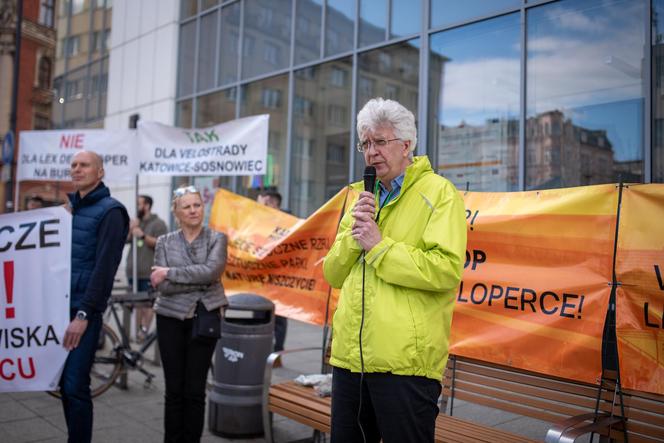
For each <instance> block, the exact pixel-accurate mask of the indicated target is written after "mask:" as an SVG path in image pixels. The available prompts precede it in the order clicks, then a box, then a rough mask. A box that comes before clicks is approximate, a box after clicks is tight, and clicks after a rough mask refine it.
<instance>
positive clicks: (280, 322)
mask: <svg viewBox="0 0 664 443" xmlns="http://www.w3.org/2000/svg"><path fill="white" fill-rule="evenodd" d="M287 330H288V318H286V317H282V316H281V315H275V316H274V350H275V351H283V350H284V342H285V341H286V331H287Z"/></svg>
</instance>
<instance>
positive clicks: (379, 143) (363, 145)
mask: <svg viewBox="0 0 664 443" xmlns="http://www.w3.org/2000/svg"><path fill="white" fill-rule="evenodd" d="M394 140H401V139H400V138H391V139H389V140H383V139H378V140H364V141H363V142H358V144H357V150H358V151H359V152H365V151H368V150H369V146H371V145H373V147H374V148H376V149H380V148H384V147H385V146H387V144H388V143H389V142H393V141H394Z"/></svg>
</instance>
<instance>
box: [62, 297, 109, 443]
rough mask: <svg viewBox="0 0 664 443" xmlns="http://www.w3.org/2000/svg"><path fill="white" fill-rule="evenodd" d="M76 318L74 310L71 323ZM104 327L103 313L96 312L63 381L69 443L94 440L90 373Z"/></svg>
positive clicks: (64, 374)
mask: <svg viewBox="0 0 664 443" xmlns="http://www.w3.org/2000/svg"><path fill="white" fill-rule="evenodd" d="M75 314H76V310H72V311H71V318H72V319H73V318H74V315H75ZM101 325H102V315H101V313H98V312H96V313H93V314H91V315H90V316H89V317H88V327H87V328H86V330H85V332H84V333H83V336H82V337H81V341H80V343H79V344H78V347H77V348H76V349H74V350H72V351H70V352H69V355H68V356H67V361H66V362H65V368H64V370H63V371H62V377H61V378H60V393H61V394H62V407H63V409H64V411H65V420H66V422H67V431H68V433H69V439H68V442H69V443H89V442H90V441H91V440H92V397H91V396H90V369H91V368H92V363H93V361H94V357H95V351H96V350H97V343H98V341H99V331H100V330H101Z"/></svg>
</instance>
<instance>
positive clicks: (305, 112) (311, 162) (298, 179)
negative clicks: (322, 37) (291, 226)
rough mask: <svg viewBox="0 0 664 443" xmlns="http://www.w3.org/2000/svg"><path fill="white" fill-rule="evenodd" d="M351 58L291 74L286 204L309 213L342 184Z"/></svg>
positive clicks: (345, 168) (345, 176) (297, 211)
mask: <svg viewBox="0 0 664 443" xmlns="http://www.w3.org/2000/svg"><path fill="white" fill-rule="evenodd" d="M350 74H351V60H350V59H348V58H346V59H341V60H337V61H334V62H330V63H325V64H323V65H319V66H314V67H310V68H305V69H302V70H299V71H296V72H295V91H294V93H295V97H294V102H293V107H294V109H293V137H294V143H293V157H292V166H291V178H290V184H291V194H290V208H291V209H292V210H293V212H294V213H295V214H298V215H305V214H311V213H312V212H313V211H315V210H316V209H317V208H318V207H319V206H320V205H321V203H322V202H323V201H325V200H327V199H329V198H330V197H332V196H333V195H334V194H336V193H337V192H338V191H339V189H341V188H342V187H344V186H345V185H346V184H347V183H348V163H349V156H350V154H351V150H350V149H349V148H348V140H349V139H350V122H351V119H350V104H351V94H350V92H351V91H350V89H349V88H348V87H345V86H340V85H339V84H340V79H345V78H350Z"/></svg>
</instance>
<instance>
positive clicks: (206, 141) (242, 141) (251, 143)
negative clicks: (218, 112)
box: [138, 114, 270, 176]
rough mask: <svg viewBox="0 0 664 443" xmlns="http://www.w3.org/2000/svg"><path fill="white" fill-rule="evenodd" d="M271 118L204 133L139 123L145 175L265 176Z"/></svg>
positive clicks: (243, 121) (261, 117) (226, 125)
mask: <svg viewBox="0 0 664 443" xmlns="http://www.w3.org/2000/svg"><path fill="white" fill-rule="evenodd" d="M269 119H270V116H269V115H267V114H265V115H257V116H253V117H245V118H241V119H238V120H232V121H229V122H226V123H222V124H220V125H216V126H211V127H209V128H205V129H182V128H174V127H172V126H166V125H163V124H161V123H156V122H139V123H138V136H139V141H140V145H141V147H140V165H139V171H138V173H139V174H141V175H143V174H145V175H189V176H192V175H263V174H265V172H266V170H267V136H268V128H269Z"/></svg>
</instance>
